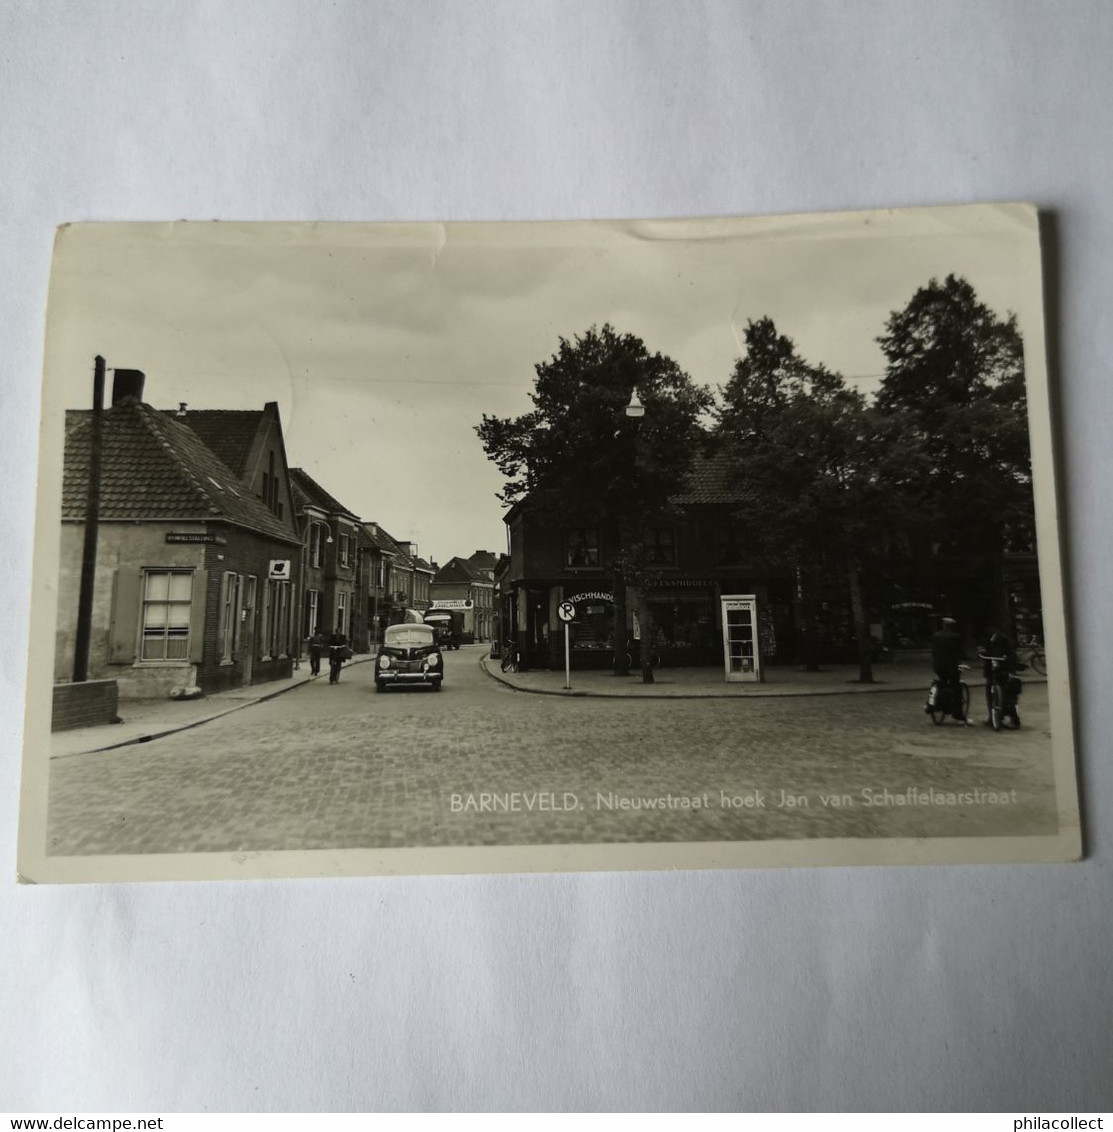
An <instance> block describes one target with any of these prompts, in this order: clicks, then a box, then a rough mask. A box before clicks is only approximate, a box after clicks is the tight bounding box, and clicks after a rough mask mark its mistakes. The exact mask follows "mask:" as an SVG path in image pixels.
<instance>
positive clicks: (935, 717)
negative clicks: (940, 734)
mask: <svg viewBox="0 0 1113 1132" xmlns="http://www.w3.org/2000/svg"><path fill="white" fill-rule="evenodd" d="M928 715H930V716H931V722H932V723H934V724H935V726H936V727H938V726H939V725H940V724H941V723H942V722H943V720H944V719H946V718H947V713H946V712H945V711H944V710H943V709H942V708H941V707H940V706H939V705H938V704H928Z"/></svg>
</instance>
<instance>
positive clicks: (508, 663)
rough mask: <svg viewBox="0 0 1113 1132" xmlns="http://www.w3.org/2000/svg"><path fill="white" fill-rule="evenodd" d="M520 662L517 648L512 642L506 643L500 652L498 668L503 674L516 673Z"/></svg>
mask: <svg viewBox="0 0 1113 1132" xmlns="http://www.w3.org/2000/svg"><path fill="white" fill-rule="evenodd" d="M520 661H521V658H520V657H519V655H518V646H517V645H516V644H515V643H514V642H513V641H507V642H506V646H505V647H504V648H503V650H502V660H501V661H500V662H499V667H500V668H501V669H502V671H503V672H517V671H518V667H519V664H520Z"/></svg>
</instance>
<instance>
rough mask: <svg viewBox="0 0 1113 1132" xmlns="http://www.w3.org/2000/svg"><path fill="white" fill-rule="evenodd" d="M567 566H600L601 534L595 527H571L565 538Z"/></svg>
mask: <svg viewBox="0 0 1113 1132" xmlns="http://www.w3.org/2000/svg"><path fill="white" fill-rule="evenodd" d="M564 564H565V565H566V566H573V567H575V566H598V565H599V532H598V531H597V530H596V529H595V528H594V527H571V528H570V529H569V530H568V532H567V534H566V536H565V550H564Z"/></svg>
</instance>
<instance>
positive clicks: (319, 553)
mask: <svg viewBox="0 0 1113 1132" xmlns="http://www.w3.org/2000/svg"><path fill="white" fill-rule="evenodd" d="M326 529H327V528H326V527H325V525H324V524H323V523H310V524H309V565H310V566H312V567H320V565H321V561H322V559H323V558H324V545H325V531H326Z"/></svg>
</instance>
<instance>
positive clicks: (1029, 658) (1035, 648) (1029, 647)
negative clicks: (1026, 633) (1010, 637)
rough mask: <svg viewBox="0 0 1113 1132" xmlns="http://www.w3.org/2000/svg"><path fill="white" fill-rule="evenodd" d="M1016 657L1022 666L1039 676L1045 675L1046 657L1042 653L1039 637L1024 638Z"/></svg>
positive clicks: (1041, 643)
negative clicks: (1024, 665)
mask: <svg viewBox="0 0 1113 1132" xmlns="http://www.w3.org/2000/svg"><path fill="white" fill-rule="evenodd" d="M1017 656H1018V657H1019V659H1020V662H1021V663H1022V664H1026V665H1027V666H1028V667H1029V668H1030V669H1032V671H1033V672H1038V673H1039V674H1040V675H1041V676H1046V675H1047V656H1046V655H1045V654H1044V651H1043V642H1042V641H1040V639H1039V637H1026V638H1025V639H1024V640H1023V641H1021V644H1020V648H1019V650H1018V651H1017Z"/></svg>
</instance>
